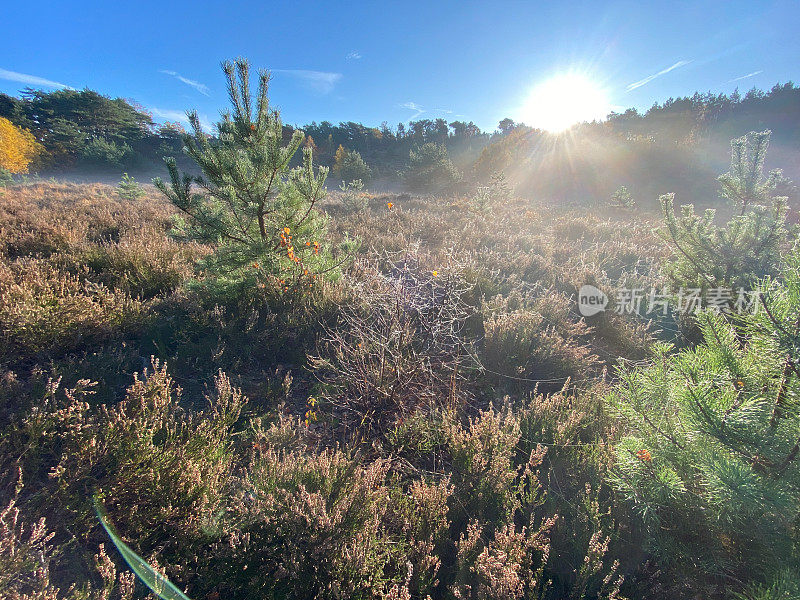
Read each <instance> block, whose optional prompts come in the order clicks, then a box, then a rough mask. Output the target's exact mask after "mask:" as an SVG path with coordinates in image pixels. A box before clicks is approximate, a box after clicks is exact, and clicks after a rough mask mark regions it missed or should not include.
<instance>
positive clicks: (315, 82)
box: [271, 69, 342, 94]
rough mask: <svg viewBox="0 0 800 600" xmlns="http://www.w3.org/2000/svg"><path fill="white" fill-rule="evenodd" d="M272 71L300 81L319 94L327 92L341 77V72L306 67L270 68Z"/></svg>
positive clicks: (331, 89)
mask: <svg viewBox="0 0 800 600" xmlns="http://www.w3.org/2000/svg"><path fill="white" fill-rule="evenodd" d="M271 72H272V73H281V74H283V75H288V76H289V77H293V78H295V79H299V80H300V81H302V82H303V83H304V84H305V85H306V86H307V87H309V88H310V89H312V90H314V91H315V92H318V93H320V94H328V93H330V92H332V91H333V88H334V87H335V86H336V84H337V83H338V82H339V80H340V79H341V78H342V74H341V73H330V72H328V71H308V70H306V69H271Z"/></svg>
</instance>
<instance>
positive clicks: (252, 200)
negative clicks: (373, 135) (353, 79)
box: [154, 59, 352, 291]
mask: <svg viewBox="0 0 800 600" xmlns="http://www.w3.org/2000/svg"><path fill="white" fill-rule="evenodd" d="M222 69H223V71H224V73H225V77H226V79H227V87H228V94H229V96H230V101H231V104H232V110H231V111H229V112H226V113H224V114H223V115H222V120H221V121H220V122H219V123H218V124H217V126H216V127H217V130H218V137H217V138H216V139H212V138H211V137H210V136H209V135H208V134H206V132H205V131H203V128H202V126H201V124H200V119H199V118H198V116H197V113H196V112H191V113H190V114H189V121H190V123H191V126H192V134H191V135H184V137H183V142H184V150H185V152H186V153H187V154H188V155H189V156H190V157H191V158H192V159H193V160H194V161H195V162H196V163H197V165H198V166H199V167H200V170H201V172H202V175H199V176H194V175H188V174H184V175H181V174H179V173H178V169H177V166H176V163H175V159H174V158H169V159H167V167H168V169H169V174H170V182H169V184H167V183H164V182H163V181H161V180H160V179H156V180H154V183H155V185H156V187H158V189H159V190H161V192H163V193H164V194H165V195H166V196H167V198H169V200H170V201H171V202H172V203H173V204H174V205H175V206H176V207H177V208H178V209H179V211H180V212H181V214H182V218H179V219H177V220H176V222H175V229H174V233H175V234H176V235H177V236H179V237H181V238H184V239H189V240H195V241H198V242H202V243H206V244H210V245H212V246H214V247H215V250H214V252H213V253H212V254H210V255H208V256H207V257H205V258H204V259H203V260H202V261H201V264H200V267H201V269H202V270H203V271H204V272H205V273H206V275H207V276H209V279H210V281H213V282H216V283H219V284H222V285H225V284H230V283H240V282H243V281H249V282H251V283H256V282H260V283H261V284H262V285H263V284H264V283H265V281H264V280H268V281H269V282H270V283H272V284H273V285H276V286H280V287H281V288H282V289H284V290H285V291H288V290H289V289H292V288H301V287H305V288H307V287H309V286H312V285H313V283H314V280H315V279H316V278H317V277H321V276H329V277H330V276H333V275H335V274H336V273H337V272H338V267H339V265H340V264H341V263H342V262H344V260H346V259H347V257H348V254H347V250H348V249H351V248H352V244H350V245H349V246H346V247H345V248H343V250H344V258H335V257H334V255H333V251H332V249H331V245H330V242H329V240H328V234H327V218H326V217H325V216H324V215H323V214H322V213H320V212H319V211H317V210H316V204H317V202H318V201H319V200H320V199H321V198H322V197H323V196H324V194H325V189H324V183H325V178H326V176H327V174H328V169H327V168H325V167H319V168H317V169H315V168H314V165H313V163H312V150H311V148H310V147H305V148H303V163H302V165H301V166H300V167H297V168H291V167H290V162H291V160H292V157H293V156H294V155H295V153H296V152H297V151H298V150H299V149H300V147H301V146H302V145H303V141H304V139H305V136H304V134H303V132H302V131H299V130H295V131H294V133H293V134H292V136H291V139H290V140H289V142H288V143H287V144H285V145H284V143H283V124H282V122H281V118H280V113H279V112H278V111H276V110H272V109H270V106H269V101H268V98H267V85H268V83H269V74H268V73H267V72H266V71H261V72H260V73H259V82H258V90H257V92H256V94H255V96H253V94H252V93H251V90H250V68H249V65H248V62H247V61H246V60H244V59H237V60H236V61H234V62H225V63H223V65H222Z"/></svg>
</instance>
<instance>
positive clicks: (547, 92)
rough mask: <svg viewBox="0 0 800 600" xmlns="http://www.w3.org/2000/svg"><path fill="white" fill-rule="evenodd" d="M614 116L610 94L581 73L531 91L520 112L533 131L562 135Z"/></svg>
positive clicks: (549, 81) (569, 75)
mask: <svg viewBox="0 0 800 600" xmlns="http://www.w3.org/2000/svg"><path fill="white" fill-rule="evenodd" d="M609 112H611V102H610V101H609V99H608V94H607V92H606V90H605V89H604V88H603V87H602V86H601V85H600V84H599V83H598V82H596V81H594V80H592V79H591V78H590V77H587V76H586V75H582V74H580V73H563V74H560V75H556V76H554V77H552V78H550V79H548V80H546V81H544V82H542V83H540V84H539V85H537V86H536V87H535V88H533V90H532V91H531V93H530V95H529V96H528V99H527V100H526V101H525V103H524V105H523V107H522V109H521V110H520V117H521V120H522V121H523V122H524V123H525V124H526V125H530V126H531V127H536V128H538V129H545V130H547V131H550V132H552V133H560V132H562V131H564V130H566V129H569V128H570V127H571V126H573V125H575V124H576V123H581V122H583V121H594V120H600V119H604V118H605V117H606V116H607V115H608V113H609Z"/></svg>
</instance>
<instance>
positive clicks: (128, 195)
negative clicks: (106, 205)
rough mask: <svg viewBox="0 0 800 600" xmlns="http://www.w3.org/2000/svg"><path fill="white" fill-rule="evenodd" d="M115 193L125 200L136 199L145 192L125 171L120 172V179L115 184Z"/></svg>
mask: <svg viewBox="0 0 800 600" xmlns="http://www.w3.org/2000/svg"><path fill="white" fill-rule="evenodd" d="M117 193H118V194H119V195H120V196H121V197H122V198H123V199H125V200H131V201H132V200H138V199H139V198H141V197H142V196H144V195H145V194H146V193H147V192H145V191H144V189H143V188H142V186H141V185H139V184H138V183H137V182H136V180H135V179H134V178H133V177H131V176H130V175H128V174H127V173H123V174H122V179H121V180H120V182H119V184H117Z"/></svg>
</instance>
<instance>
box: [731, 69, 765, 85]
mask: <svg viewBox="0 0 800 600" xmlns="http://www.w3.org/2000/svg"><path fill="white" fill-rule="evenodd" d="M763 72H764V71H753V72H752V73H748V74H747V75H742V76H741V77H734V78H733V79H731V80H729V81H728V83H733V82H734V81H741V80H742V79H747V78H749V77H755V76H756V75H759V74H760V73H763Z"/></svg>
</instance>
